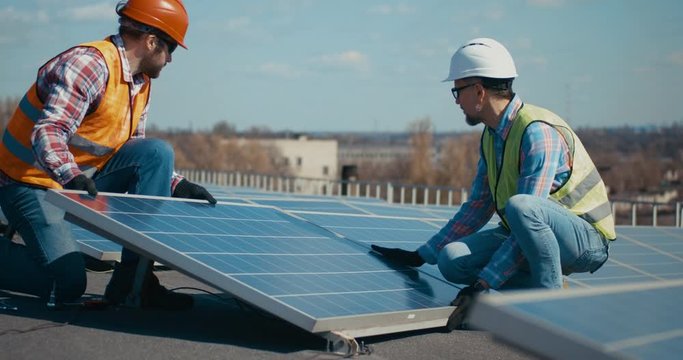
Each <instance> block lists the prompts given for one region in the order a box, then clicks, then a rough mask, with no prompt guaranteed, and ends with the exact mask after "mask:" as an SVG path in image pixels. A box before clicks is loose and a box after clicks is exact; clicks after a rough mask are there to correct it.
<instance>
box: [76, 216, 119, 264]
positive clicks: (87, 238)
mask: <svg viewBox="0 0 683 360" xmlns="http://www.w3.org/2000/svg"><path fill="white" fill-rule="evenodd" d="M71 232H72V233H73V235H74V239H76V241H77V242H78V243H79V246H80V248H81V252H82V253H84V254H86V255H88V256H91V257H93V258H95V259H98V260H102V261H120V260H121V249H122V246H121V245H119V244H117V243H115V242H113V241H110V240H107V239H105V238H103V237H102V236H99V235H97V234H95V233H93V232H90V231H88V230H85V229H83V228H81V227H79V226H76V225H72V226H71Z"/></svg>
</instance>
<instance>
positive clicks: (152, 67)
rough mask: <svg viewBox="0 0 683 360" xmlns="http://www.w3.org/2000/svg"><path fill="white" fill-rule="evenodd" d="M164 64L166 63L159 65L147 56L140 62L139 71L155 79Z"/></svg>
mask: <svg viewBox="0 0 683 360" xmlns="http://www.w3.org/2000/svg"><path fill="white" fill-rule="evenodd" d="M164 65H166V64H165V63H164V64H161V65H159V64H158V63H155V62H153V59H152V58H151V57H147V58H144V59H142V61H141V62H140V72H141V73H143V74H145V75H147V76H149V77H150V78H152V79H156V78H158V77H159V75H160V74H161V69H163V68H164Z"/></svg>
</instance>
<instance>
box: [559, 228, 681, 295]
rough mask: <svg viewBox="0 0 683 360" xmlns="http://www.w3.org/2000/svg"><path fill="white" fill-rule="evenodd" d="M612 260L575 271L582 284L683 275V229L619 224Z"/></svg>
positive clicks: (657, 279) (612, 250)
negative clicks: (585, 270) (592, 268)
mask: <svg viewBox="0 0 683 360" xmlns="http://www.w3.org/2000/svg"><path fill="white" fill-rule="evenodd" d="M617 237H618V238H617V241H615V242H613V243H612V244H611V245H610V256H609V260H608V261H607V263H605V265H604V266H603V267H602V268H601V269H600V270H598V271H597V272H595V273H593V274H590V273H581V274H574V275H572V276H571V277H570V278H569V279H570V281H571V282H572V283H574V284H575V285H577V286H581V287H592V286H600V285H609V284H621V283H634V282H641V281H666V280H671V279H681V278H683V229H681V228H673V227H634V226H618V227H617Z"/></svg>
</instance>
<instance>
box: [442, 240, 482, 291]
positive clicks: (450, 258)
mask: <svg viewBox="0 0 683 360" xmlns="http://www.w3.org/2000/svg"><path fill="white" fill-rule="evenodd" d="M471 255H472V252H471V250H470V248H469V246H467V244H465V243H463V242H459V241H456V242H452V243H450V244H448V245H446V246H445V247H444V248H443V249H442V250H441V252H440V253H439V258H438V260H437V264H438V267H439V271H441V274H442V275H443V277H444V278H445V279H446V280H448V281H451V282H454V283H456V284H469V283H471V282H472V281H474V280H473V279H476V275H477V273H478V272H479V269H474V268H472V266H471V261H470V260H471Z"/></svg>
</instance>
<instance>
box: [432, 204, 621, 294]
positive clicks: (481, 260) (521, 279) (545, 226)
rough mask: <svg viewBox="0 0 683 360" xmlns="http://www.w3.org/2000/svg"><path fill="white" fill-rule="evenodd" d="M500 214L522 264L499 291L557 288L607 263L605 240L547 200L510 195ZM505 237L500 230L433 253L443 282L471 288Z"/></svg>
mask: <svg viewBox="0 0 683 360" xmlns="http://www.w3.org/2000/svg"><path fill="white" fill-rule="evenodd" d="M505 215H506V217H507V220H508V223H509V225H510V232H511V233H512V235H514V237H515V240H516V241H517V244H518V245H519V248H520V249H521V251H522V254H523V255H524V258H525V259H526V261H525V262H524V263H522V265H521V266H520V268H519V270H518V271H517V272H516V273H515V274H514V275H513V276H512V277H511V278H510V279H509V280H507V281H506V282H505V283H504V284H503V285H502V289H517V288H561V287H562V275H563V274H564V275H569V274H571V273H575V272H589V271H590V272H594V271H596V270H597V269H599V268H600V266H602V264H604V263H605V261H607V257H608V241H607V240H605V239H604V238H603V236H602V235H601V234H600V233H599V232H598V231H597V230H595V228H594V227H593V226H592V225H590V224H589V223H588V222H586V221H585V220H583V219H581V218H579V217H578V216H576V215H574V214H572V213H571V212H570V211H569V210H567V209H566V208H564V207H562V206H561V205H559V204H557V203H555V202H553V201H551V200H548V199H544V198H541V197H537V196H532V195H515V196H513V197H511V198H510V199H509V200H508V202H507V204H506V207H505ZM510 232H508V231H507V230H506V229H505V228H503V227H502V226H501V227H498V228H495V229H491V230H485V231H480V232H478V233H475V234H472V235H470V236H466V237H464V238H462V239H460V240H458V241H456V242H453V243H450V244H448V245H446V246H445V247H444V248H443V249H442V250H441V252H440V253H439V259H438V266H439V270H440V271H441V273H442V274H443V276H444V277H445V278H446V279H447V280H449V281H452V282H455V283H458V284H471V283H473V282H474V281H476V280H477V279H478V278H479V273H480V272H481V270H482V269H483V268H484V267H485V266H486V265H487V264H488V263H489V261H490V260H491V258H492V257H493V255H494V253H495V252H496V251H497V250H498V248H499V247H500V246H501V245H502V244H503V242H504V241H505V240H506V239H507V238H508V236H509V235H510Z"/></svg>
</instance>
